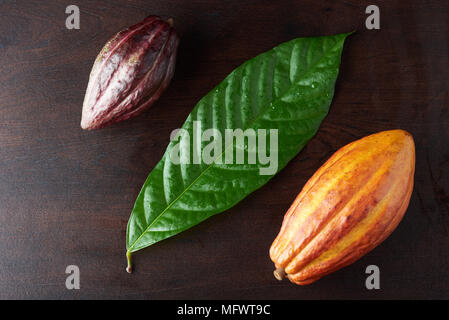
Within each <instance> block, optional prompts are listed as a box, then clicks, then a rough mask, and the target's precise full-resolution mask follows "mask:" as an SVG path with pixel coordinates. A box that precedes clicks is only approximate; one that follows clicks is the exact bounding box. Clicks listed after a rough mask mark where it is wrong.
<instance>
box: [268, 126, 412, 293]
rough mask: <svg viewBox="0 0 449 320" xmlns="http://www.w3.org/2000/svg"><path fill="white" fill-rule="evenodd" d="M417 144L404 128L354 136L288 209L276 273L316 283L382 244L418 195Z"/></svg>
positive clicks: (274, 253)
mask: <svg viewBox="0 0 449 320" xmlns="http://www.w3.org/2000/svg"><path fill="white" fill-rule="evenodd" d="M414 171H415V145H414V142H413V138H412V136H411V135H410V134H409V133H408V132H406V131H404V130H390V131H383V132H379V133H376V134H372V135H369V136H367V137H364V138H362V139H360V140H357V141H354V142H352V143H350V144H348V145H346V146H344V147H343V148H341V149H340V150H338V151H337V152H335V153H334V154H333V155H332V157H331V158H330V159H329V160H327V161H326V163H324V165H323V166H322V167H321V168H319V169H318V171H316V172H315V174H314V175H313V176H312V177H311V178H310V180H309V181H308V182H307V183H306V185H305V186H304V188H303V189H302V191H301V192H300V193H299V195H298V196H297V198H296V199H295V201H294V202H293V204H292V205H291V207H290V208H289V209H288V211H287V213H286V214H285V217H284V220H283V223H282V227H281V230H280V232H279V234H278V236H277V237H276V239H275V240H274V242H273V244H272V245H271V248H270V257H271V260H272V261H273V262H274V264H275V267H276V271H275V276H276V277H277V278H278V279H280V278H282V277H283V276H287V277H288V279H289V280H290V281H291V282H293V283H296V284H299V285H307V284H310V283H312V282H314V281H316V280H318V279H320V278H321V277H323V276H325V275H327V274H330V273H332V272H334V271H336V270H338V269H341V268H343V267H345V266H347V265H349V264H351V263H353V262H354V261H356V260H358V259H359V258H361V257H362V256H363V255H365V254H366V253H368V252H369V251H371V250H372V249H374V248H375V247H376V246H377V245H379V244H380V243H381V242H382V241H383V240H385V239H386V238H387V237H388V236H389V235H390V234H391V233H392V232H393V230H394V229H395V228H396V227H397V225H398V224H399V222H400V221H401V219H402V217H403V215H404V213H405V211H406V209H407V207H408V204H409V201H410V196H411V194H412V190H413V176H414Z"/></svg>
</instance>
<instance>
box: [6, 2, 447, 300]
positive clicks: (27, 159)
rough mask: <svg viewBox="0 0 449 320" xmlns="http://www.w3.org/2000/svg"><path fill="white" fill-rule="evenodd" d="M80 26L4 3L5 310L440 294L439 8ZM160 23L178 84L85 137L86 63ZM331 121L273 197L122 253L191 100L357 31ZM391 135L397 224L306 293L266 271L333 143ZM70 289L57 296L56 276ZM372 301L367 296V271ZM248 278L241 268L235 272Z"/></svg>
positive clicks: (248, 8) (96, 19) (442, 21)
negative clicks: (376, 280)
mask: <svg viewBox="0 0 449 320" xmlns="http://www.w3.org/2000/svg"><path fill="white" fill-rule="evenodd" d="M75 4H77V5H78V6H79V7H80V9H81V29H80V30H67V29H66V28H65V18H66V14H65V7H66V6H67V5H68V3H67V4H66V3H64V2H61V1H56V0H51V1H46V2H42V1H37V0H34V1H28V0H27V1H24V0H23V1H8V0H6V1H0V12H1V15H2V19H0V71H1V72H0V87H1V91H0V170H1V174H0V298H27V299H31V298H57V299H86V298H112V299H118V298H126V299H178V298H179V299H182V298H185V299H186V298H187V299H196V298H203V299H215V298H223V299H226V298H231V299H233V298H234V299H238V298H247V299H250V298H252V299H305V298H308V299H311V298H312V299H313V298H315V299H340V298H352V299H358V298H367V299H370V298H382V299H388V298H398V299H404V298H424V299H428V298H449V286H448V283H449V273H448V272H447V270H448V269H449V253H448V252H449V143H448V142H449V111H448V110H449V93H448V88H447V80H448V73H447V72H448V71H447V70H448V69H449V51H448V50H449V43H448V37H447V32H448V30H449V27H448V24H449V22H448V21H449V20H448V19H447V17H448V16H449V4H448V3H447V1H442V0H441V1H428V2H427V1H426V2H423V1H417V0H413V1H408V2H404V1H402V2H401V1H377V3H376V4H378V5H379V7H380V10H381V30H376V31H369V30H366V28H365V26H364V21H365V17H366V14H365V7H366V6H367V5H368V4H371V3H369V2H367V1H356V0H347V1H338V2H337V1H332V0H328V1H309V0H308V1H287V0H281V1H245V2H243V1H234V0H233V1H215V0H213V1H212V0H211V1H205V0H203V1H199V0H196V1H188V2H187V1H180V0H167V1H150V2H149V1H144V0H133V1H118V0H112V1H93V0H90V1H87V0H85V1H84V0H79V1H77V2H76V3H75ZM149 14H158V15H161V16H162V17H164V18H168V17H172V18H174V20H175V27H176V28H177V30H178V31H179V34H180V36H181V42H180V47H179V57H178V63H177V70H176V72H175V76H174V78H173V81H172V84H171V85H170V87H169V88H168V90H167V91H166V92H165V94H164V95H163V96H162V97H161V99H160V100H159V101H158V102H157V103H156V104H155V105H153V106H152V107H151V108H150V109H149V110H148V111H147V112H145V113H144V114H143V115H141V116H139V117H137V118H135V119H133V120H129V121H125V122H123V123H120V124H117V125H114V126H111V127H109V128H106V129H102V130H99V131H95V132H84V131H82V130H81V129H80V126H79V123H80V118H81V106H82V102H83V97H84V92H85V89H86V86H87V81H88V76H89V72H90V68H91V66H92V64H93V61H94V59H95V57H96V55H97V53H98V51H99V50H100V49H101V48H102V46H103V45H104V43H105V42H106V41H107V39H109V38H110V37H111V35H113V34H114V33H115V32H117V31H118V30H120V29H121V28H122V27H125V26H128V25H131V24H133V23H136V22H138V21H139V20H141V19H143V18H144V17H145V16H146V15H149ZM355 29H356V30H357V32H356V33H355V34H354V35H352V36H351V37H350V38H348V40H347V43H346V44H345V50H344V52H343V58H342V65H341V72H340V76H339V80H338V82H337V87H336V94H335V98H334V102H333V104H332V106H331V111H330V113H329V115H328V117H327V118H326V119H325V120H324V122H323V125H322V127H321V129H320V130H319V132H318V134H317V136H316V137H315V138H314V139H313V140H312V141H311V142H310V143H309V144H308V146H307V147H306V148H305V149H304V150H303V151H302V152H301V153H300V154H299V155H298V156H297V157H296V158H295V159H294V160H293V161H292V162H291V163H290V164H289V165H288V166H287V167H286V168H285V169H284V170H283V171H282V172H280V173H279V174H278V175H277V176H276V177H275V178H274V179H273V180H271V181H270V182H269V184H268V185H267V186H265V187H264V188H262V189H260V190H258V191H256V192H255V193H253V194H252V195H250V196H249V197H248V198H247V199H245V200H244V201H243V202H241V203H240V204H239V205H237V206H236V207H234V208H233V209H231V210H229V211H227V212H226V213H223V214H220V215H217V216H215V217H213V218H211V219H209V220H207V221H206V222H204V223H201V224H200V225H198V226H196V227H195V228H193V229H191V230H189V231H186V232H184V233H182V234H180V235H178V236H175V237H173V238H171V239H168V240H165V241H163V242H160V243H158V244H156V245H154V246H152V247H150V248H148V249H146V250H143V251H141V252H139V253H136V254H135V256H134V263H135V272H134V273H133V274H132V275H129V274H127V273H126V272H125V262H126V261H125V255H124V254H125V231H126V223H127V220H128V217H129V214H130V212H131V209H132V206H133V204H134V200H135V198H136V197H137V194H138V192H139V190H140V188H141V186H142V184H143V182H144V181H145V178H146V177H147V175H148V173H149V172H150V170H151V169H152V168H153V167H154V166H155V164H156V163H157V162H158V161H159V159H160V157H161V156H162V154H163V152H164V151H165V148H166V145H167V144H168V142H169V135H170V132H171V131H172V130H173V129H175V128H178V127H180V126H181V124H182V123H183V122H184V120H185V118H186V116H187V115H188V114H189V112H190V111H191V110H192V108H193V107H194V105H195V104H196V102H197V101H198V100H199V99H200V98H201V97H202V96H203V95H204V94H206V93H207V92H208V91H209V90H211V89H212V88H213V87H214V86H215V85H216V84H217V83H219V82H220V81H221V80H222V79H223V78H224V77H225V76H226V75H227V74H228V73H229V72H230V71H232V70H233V69H234V68H235V67H237V66H238V65H240V64H241V63H242V62H244V61H245V60H247V59H249V58H251V57H253V56H255V55H257V54H258V53H261V52H264V51H266V50H268V49H270V48H271V47H273V46H275V45H277V44H279V43H281V42H283V41H287V40H290V39H292V38H295V37H300V36H317V35H323V34H336V33H341V32H347V31H351V30H355ZM395 128H401V129H405V130H407V131H409V132H411V133H412V134H413V136H414V139H415V143H416V155H417V159H416V175H415V189H414V192H413V195H412V199H411V202H410V207H409V209H408V210H407V212H406V214H405V216H404V219H403V221H402V222H401V224H400V225H399V227H398V229H397V230H396V231H395V232H394V233H393V234H392V235H391V236H390V237H389V238H388V239H387V240H386V241H385V242H384V243H383V244H382V245H380V246H379V247H378V248H376V249H375V250H374V251H372V252H371V253H369V254H368V255H367V256H365V257H364V258H362V259H361V260H359V261H358V262H356V263H355V264H353V265H351V266H349V267H347V268H345V269H343V270H341V271H338V272H337V273H335V274H333V275H330V276H328V277H326V278H323V279H322V280H320V281H318V282H316V283H315V284H313V285H311V286H308V287H304V288H303V287H297V286H294V285H292V284H290V283H289V282H288V281H284V282H278V281H277V280H275V279H274V278H273V275H272V268H273V266H272V263H271V261H270V258H269V256H268V249H269V247H270V245H271V242H272V241H273V239H274V237H275V236H276V234H277V233H278V231H279V228H280V225H281V222H282V218H283V215H284V213H285V211H286V210H287V209H288V207H289V206H290V204H291V202H292V201H293V200H294V198H295V197H296V195H297V194H298V192H299V191H300V189H301V188H302V186H303V185H304V183H305V182H306V181H307V180H308V179H309V178H310V177H311V175H312V174H313V173H314V171H315V170H316V169H318V168H319V167H320V165H321V164H322V163H324V161H325V160H327V159H328V158H329V157H330V155H331V154H332V153H334V152H335V151H336V150H337V149H339V148H340V147H341V146H343V145H345V144H347V143H349V142H351V141H353V140H356V139H358V138H361V137H363V136H366V135H368V134H370V133H374V132H377V131H382V130H388V129H395ZM70 264H75V265H78V266H79V267H80V270H81V289H80V290H72V291H69V290H67V289H66V288H65V278H66V274H65V268H66V266H67V265H70ZM370 264H375V265H378V266H379V267H380V270H381V289H380V290H372V291H369V290H366V289H365V285H364V283H365V277H366V275H365V268H366V266H368V265H370ZM242 270H245V271H244V272H242Z"/></svg>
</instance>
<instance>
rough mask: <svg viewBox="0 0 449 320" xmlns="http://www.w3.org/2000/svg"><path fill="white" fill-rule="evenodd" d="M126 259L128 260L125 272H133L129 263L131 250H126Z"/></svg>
mask: <svg viewBox="0 0 449 320" xmlns="http://www.w3.org/2000/svg"><path fill="white" fill-rule="evenodd" d="M126 260H127V261H128V266H127V267H126V272H128V273H132V272H133V265H132V263H131V251H126Z"/></svg>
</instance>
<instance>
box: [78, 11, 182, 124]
mask: <svg viewBox="0 0 449 320" xmlns="http://www.w3.org/2000/svg"><path fill="white" fill-rule="evenodd" d="M178 43H179V37H178V36H177V34H176V32H175V30H174V28H173V27H172V23H171V21H170V20H169V22H166V21H163V20H161V18H159V17H157V16H149V17H147V18H145V20H143V21H142V22H140V23H138V24H136V25H133V26H131V27H129V28H127V29H125V30H122V31H120V32H119V33H117V34H116V35H115V36H114V37H113V38H112V39H111V40H109V41H108V42H107V43H106V45H105V46H104V47H103V49H102V50H101V52H100V53H99V55H98V57H97V59H96V60H95V63H94V66H93V68H92V71H91V73H90V77H89V84H88V86H87V91H86V96H85V97H84V103H83V113H82V117H81V128H83V129H86V130H91V129H99V128H103V127H105V126H108V125H110V124H112V123H116V122H119V121H122V120H126V119H129V118H131V117H134V116H136V115H138V114H140V113H141V112H143V111H144V110H145V109H147V108H148V107H150V106H151V105H152V104H153V103H154V102H155V101H156V100H157V99H158V98H159V97H160V95H161V94H162V92H163V91H164V90H165V88H166V87H167V86H168V84H169V83H170V81H171V79H172V77H173V73H174V70H175V62H176V52H177V49H178Z"/></svg>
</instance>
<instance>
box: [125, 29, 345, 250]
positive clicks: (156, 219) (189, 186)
mask: <svg viewBox="0 0 449 320" xmlns="http://www.w3.org/2000/svg"><path fill="white" fill-rule="evenodd" d="M345 38H346V37H343V38H342V39H340V40H338V41H336V42H335V43H334V44H333V45H332V47H331V48H329V50H327V51H326V52H325V53H324V54H323V55H322V56H321V58H320V59H318V60H317V62H316V63H314V64H313V66H312V67H311V68H309V69H308V70H307V71H306V72H305V73H304V74H303V75H302V76H300V77H299V78H298V80H297V81H296V83H298V82H299V81H300V80H301V79H304V78H305V77H306V75H308V74H309V72H310V71H311V70H313V69H315V67H316V66H317V65H318V64H319V63H321V61H322V60H323V59H324V58H325V57H327V55H328V54H329V53H330V52H332V51H333V50H334V48H335V47H336V46H337V45H338V44H340V42H341V41H342V40H344V39H345ZM292 41H293V40H292ZM273 50H274V49H273ZM290 88H291V86H290V87H289V88H288V89H287V90H286V91H288V90H289V89H290ZM286 91H285V92H286ZM285 92H283V93H282V94H281V95H279V96H278V98H277V99H275V100H272V101H271V102H270V103H269V104H268V105H267V106H266V107H265V108H263V110H262V112H260V114H259V115H258V116H257V117H255V118H254V120H253V121H251V123H250V124H249V125H248V127H247V128H245V130H247V129H249V128H251V126H252V125H253V124H254V123H255V122H256V121H257V120H259V118H260V117H261V116H262V115H263V114H265V112H266V111H267V109H269V107H270V106H271V105H272V104H273V103H274V102H276V101H278V100H280V99H281V97H282V96H283V95H284V94H285ZM245 130H243V129H242V131H243V132H244V131H245ZM233 145H234V143H230V144H229V145H228V146H225V148H224V151H223V152H222V153H221V154H220V155H218V156H217V157H216V158H214V161H213V162H212V163H211V164H209V165H208V166H207V167H206V169H204V170H203V171H202V172H201V173H200V174H199V175H198V177H196V178H195V180H193V181H192V183H191V184H189V185H188V186H187V188H185V189H184V191H183V192H182V193H181V194H180V195H179V196H178V197H176V198H175V199H174V200H173V201H172V202H171V203H169V204H168V206H167V207H166V208H165V209H164V210H163V211H162V212H161V213H160V214H159V215H158V216H157V217H156V218H155V219H154V220H153V221H152V222H151V223H150V224H149V225H148V227H147V228H145V230H144V231H143V232H142V234H141V235H140V236H139V237H138V238H137V239H136V240H135V241H134V242H133V244H132V245H131V246H130V247H129V248H128V250H127V252H135V251H132V249H133V248H134V247H135V245H136V243H138V242H139V240H140V239H141V238H142V237H143V236H144V235H145V234H146V233H147V232H148V230H149V229H150V228H151V227H152V226H153V225H154V223H155V222H156V221H158V219H159V218H160V217H161V216H163V215H164V214H165V212H167V211H168V210H169V209H170V208H171V207H172V206H173V204H175V203H176V201H178V200H179V199H180V198H181V197H182V196H183V195H184V193H186V192H187V191H188V190H189V189H190V188H191V187H192V186H193V185H194V184H195V183H196V182H197V181H198V179H200V178H201V177H202V176H203V174H204V173H206V172H207V170H209V169H210V168H211V167H212V166H213V165H214V164H215V161H216V160H217V159H219V158H220V157H221V156H222V155H223V153H224V152H226V150H227V149H228V148H229V147H230V146H233ZM165 160H166V158H165ZM169 231H171V230H167V232H169ZM140 249H142V248H139V249H137V250H136V251H138V250H140Z"/></svg>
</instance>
